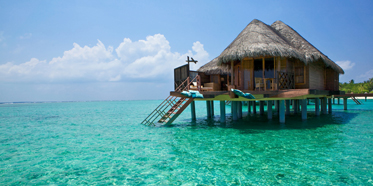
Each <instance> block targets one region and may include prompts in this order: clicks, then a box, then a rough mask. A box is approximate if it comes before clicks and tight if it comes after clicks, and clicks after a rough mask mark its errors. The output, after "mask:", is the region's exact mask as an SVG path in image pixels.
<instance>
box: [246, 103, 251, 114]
mask: <svg viewBox="0 0 373 186" xmlns="http://www.w3.org/2000/svg"><path fill="white" fill-rule="evenodd" d="M250 113H251V101H248V102H247V114H250Z"/></svg>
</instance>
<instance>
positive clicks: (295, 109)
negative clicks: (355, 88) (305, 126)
mask: <svg viewBox="0 0 373 186" xmlns="http://www.w3.org/2000/svg"><path fill="white" fill-rule="evenodd" d="M293 102H294V104H293V110H294V114H298V111H299V100H297V99H296V100H293Z"/></svg>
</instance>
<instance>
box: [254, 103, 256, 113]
mask: <svg viewBox="0 0 373 186" xmlns="http://www.w3.org/2000/svg"><path fill="white" fill-rule="evenodd" d="M253 113H254V114H256V101H253Z"/></svg>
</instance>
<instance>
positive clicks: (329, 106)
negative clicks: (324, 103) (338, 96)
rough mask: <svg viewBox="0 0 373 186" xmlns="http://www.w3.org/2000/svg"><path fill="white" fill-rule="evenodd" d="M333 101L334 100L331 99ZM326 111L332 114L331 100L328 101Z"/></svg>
mask: <svg viewBox="0 0 373 186" xmlns="http://www.w3.org/2000/svg"><path fill="white" fill-rule="evenodd" d="M333 100H334V98H333ZM328 111H329V114H331V113H332V98H329V99H328Z"/></svg>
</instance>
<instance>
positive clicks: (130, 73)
mask: <svg viewBox="0 0 373 186" xmlns="http://www.w3.org/2000/svg"><path fill="white" fill-rule="evenodd" d="M113 51H114V49H113V47H111V46H108V47H105V45H104V44H103V43H102V42H101V41H99V40H98V43H97V45H95V46H93V47H88V46H84V47H81V46H80V45H79V44H77V43H74V44H73V48H72V49H71V50H68V51H65V52H64V54H63V56H62V57H55V58H53V59H52V60H50V61H49V62H47V61H46V60H43V61H41V60H39V59H36V58H32V59H31V60H30V61H28V62H25V63H22V64H19V65H15V64H13V63H6V64H2V65H0V82H1V81H2V82H56V81H57V82H66V81H120V80H123V81H125V79H127V78H130V79H153V78H157V79H159V78H170V77H172V76H173V69H174V68H175V67H178V66H180V65H183V64H186V63H185V59H186V56H187V55H188V56H191V57H193V58H194V59H196V60H198V61H199V64H198V65H196V66H195V67H196V68H197V67H199V66H201V65H200V64H201V63H202V64H203V63H205V62H207V60H208V53H207V52H206V51H205V50H204V48H203V45H202V44H201V43H200V42H198V41H197V42H195V43H193V46H192V50H191V51H188V52H187V53H185V54H180V53H178V52H171V46H170V44H169V42H168V41H167V39H166V38H165V37H164V36H163V35H162V34H155V35H153V36H148V37H146V40H139V41H134V42H133V41H131V39H129V38H125V39H124V40H123V42H122V43H120V44H119V46H118V47H117V48H116V49H115V52H116V53H115V54H113Z"/></svg>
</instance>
